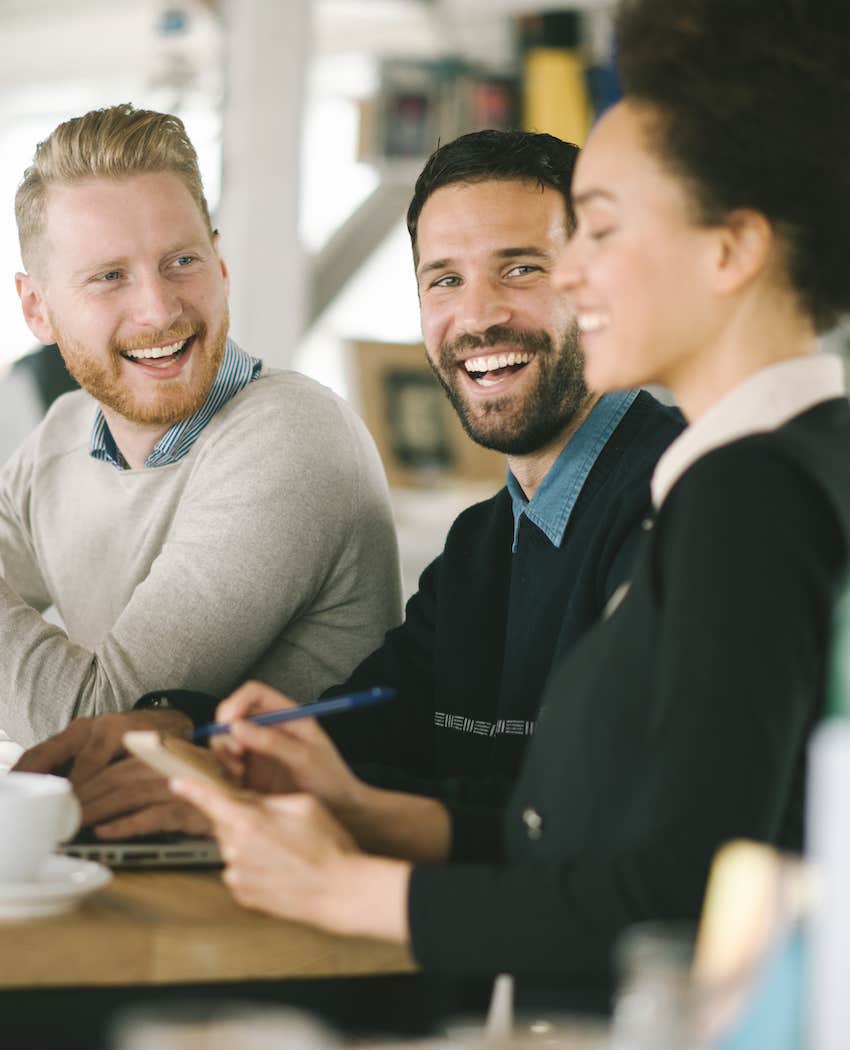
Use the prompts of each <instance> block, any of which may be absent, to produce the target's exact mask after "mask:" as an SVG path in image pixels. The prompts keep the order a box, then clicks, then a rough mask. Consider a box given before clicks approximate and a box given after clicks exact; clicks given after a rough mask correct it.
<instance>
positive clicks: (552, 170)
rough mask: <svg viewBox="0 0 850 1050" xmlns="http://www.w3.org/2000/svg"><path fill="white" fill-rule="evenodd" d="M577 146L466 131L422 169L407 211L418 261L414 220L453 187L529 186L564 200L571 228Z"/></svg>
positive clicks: (527, 134) (531, 135)
mask: <svg viewBox="0 0 850 1050" xmlns="http://www.w3.org/2000/svg"><path fill="white" fill-rule="evenodd" d="M577 157H578V146H574V145H573V144H572V143H571V142H564V141H563V139H558V138H555V136H554V135H544V134H541V133H539V132H533V131H471V132H470V133H469V134H468V135H461V136H460V138H457V139H454V140H453V141H452V142H447V143H446V144H445V145H444V146H440V147H439V148H438V149H436V150H435V151H434V152H433V153H432V154H431V156H430V157H429V158H428V160H427V161H426V163H425V167H424V168H423V169H422V171H421V173H420V175H419V178H418V179H417V180H416V186H415V188H414V191H413V200H412V201H411V202H410V207H409V208H408V209H407V230H408V232H409V234H410V242H411V244H412V245H413V256H414V258H417V230H418V226H419V215H420V213H421V212H422V208H423V207H424V206H425V202H426V201H427V200H428V198H429V197H430V196H431V194H432V193H434V192H435V190H438V189H440V188H441V187H443V186H450V185H452V184H453V183H473V182H489V181H490V180H492V179H496V180H503V181H513V180H516V181H523V182H534V183H537V185H538V186H539V187H540V188H541V190H542V189H544V188H545V187H548V188H549V189H553V190H557V192H558V193H560V194H561V196H562V197H563V198H564V208H565V211H566V217H567V229H568V230H569V231H570V232H572V230H573V229H574V228H575V215H574V213H573V207H572V203H571V201H570V183H571V181H572V177H573V168H574V167H575V162H576V158H577Z"/></svg>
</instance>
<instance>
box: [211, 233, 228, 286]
mask: <svg viewBox="0 0 850 1050" xmlns="http://www.w3.org/2000/svg"><path fill="white" fill-rule="evenodd" d="M212 242H213V248H215V253H216V255H217V256H218V264H219V266H220V267H221V276H222V277H223V278H224V290H225V292H226V293H227V295H228V296H229V295H230V271H229V270H228V269H227V263H226V262H225V261H224V259H223V258H222V257H221V234H220V233H219V232H218V230H213V238H212Z"/></svg>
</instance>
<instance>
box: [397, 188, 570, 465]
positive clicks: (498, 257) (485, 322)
mask: <svg viewBox="0 0 850 1050" xmlns="http://www.w3.org/2000/svg"><path fill="white" fill-rule="evenodd" d="M566 240H567V217H566V207H565V203H564V199H563V197H562V196H561V194H560V193H558V192H557V191H556V190H553V189H550V188H545V189H541V188H540V186H538V185H537V183H535V182H526V181H522V180H516V179H509V180H497V179H490V180H486V181H482V182H472V183H453V184H451V185H448V186H444V187H441V188H440V189H438V190H436V191H435V192H434V193H433V194H432V196H431V197H429V198H428V200H427V201H426V202H425V205H424V207H423V208H422V212H421V215H420V217H419V223H418V238H417V247H418V263H417V268H416V277H417V283H418V287H419V301H420V307H421V314H422V332H423V335H424V338H425V348H426V350H427V353H428V359H429V361H430V363H431V367H432V368H433V370H434V372H435V374H436V375H437V378H438V379H439V380H440V382H441V383H442V385H443V387H444V389H445V391H446V393H447V394H448V396H449V398H450V400H451V402H452V404H453V405H454V407H455V409H456V411H457V413H458V415H459V416H460V419H461V422H462V423H463V425H464V427H465V428H466V431H467V433H468V434H469V435H470V437H472V438H473V439H474V440H475V441H477V442H478V443H479V444H481V445H485V446H486V447H488V448H494V449H496V450H497V451H500V452H505V453H507V454H508V455H526V454H528V453H531V452H536V451H538V450H539V449H540V448H542V447H543V446H544V445H546V444H547V443H548V442H550V441H552V440H553V439H554V438H556V437H557V436H558V435H559V434H560V433H562V432H563V431H564V430H565V429H566V427H567V426H568V425H569V423H570V421H571V420H572V418H573V416H574V415H575V414H576V412H577V411H578V410H579V409H580V408H581V407H582V406H583V405H584V403H585V402H586V400H587V396H588V393H587V388H586V387H585V384H584V380H583V377H582V360H581V354H580V352H579V349H578V343H577V331H576V324H575V317H574V315H573V313H572V311H571V309H570V308H569V306H568V305H567V303H566V301H565V299H564V297H563V296H562V295H560V294H559V293H557V292H555V290H554V289H553V288H552V283H551V280H550V274H551V271H552V268H553V266H554V265H555V262H556V261H557V259H558V256H559V255H560V253H561V251H562V250H563V248H564V245H565V244H566Z"/></svg>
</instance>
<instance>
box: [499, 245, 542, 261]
mask: <svg viewBox="0 0 850 1050" xmlns="http://www.w3.org/2000/svg"><path fill="white" fill-rule="evenodd" d="M496 255H497V256H498V257H499V258H500V259H519V258H525V259H529V258H530V259H551V258H552V253H551V252H547V251H546V250H545V249H544V248H538V247H537V246H536V245H528V246H522V247H519V248H502V249H501V250H500V251H498V252H496Z"/></svg>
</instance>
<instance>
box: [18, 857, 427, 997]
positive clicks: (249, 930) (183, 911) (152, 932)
mask: <svg viewBox="0 0 850 1050" xmlns="http://www.w3.org/2000/svg"><path fill="white" fill-rule="evenodd" d="M413 970H414V965H413V963H412V961H411V957H410V954H409V953H408V952H407V951H406V950H405V949H402V948H399V947H397V946H395V945H390V944H385V943H383V942H380V941H368V940H360V939H353V938H345V937H336V936H333V935H331V934H326V933H321V932H319V931H317V930H313V929H310V928H309V927H306V926H301V925H299V924H298V923H294V922H287V921H285V920H282V919H273V918H269V917H268V916H265V915H261V914H260V913H258V912H253V911H249V910H247V909H246V908H242V907H240V906H239V905H238V904H236V903H235V902H234V900H233V898H232V897H231V895H230V892H229V891H228V890H227V888H226V887H225V886H224V884H223V883H222V881H221V878H220V875H219V874H218V872H214V873H213V872H174V871H169V872H149V871H148V872H133V873H129V872H116V873H115V876H114V878H113V881H112V882H111V883H110V885H109V886H108V887H106V888H105V889H103V890H101V891H100V892H98V893H95V894H94V895H93V896H92V897H90V898H88V899H87V900H86V901H85V903H83V905H82V906H81V907H80V908H79V909H78V910H76V911H73V912H71V913H69V914H67V915H62V916H57V917H55V918H49V919H34V920H29V921H25V922H13V923H9V922H0V989H12V988H34V987H63V986H75V987H80V986H86V987H88V986H104V985H162V984H173V983H178V982H194V983H203V982H213V981H246V980H276V979H283V978H304V977H353V976H365V975H371V974H401V973H411V972H412V971H413Z"/></svg>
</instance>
